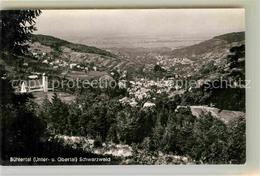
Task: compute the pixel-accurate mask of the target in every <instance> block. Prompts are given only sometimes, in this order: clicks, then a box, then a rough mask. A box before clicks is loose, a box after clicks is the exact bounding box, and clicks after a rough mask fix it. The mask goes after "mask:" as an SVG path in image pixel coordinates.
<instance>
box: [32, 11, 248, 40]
mask: <svg viewBox="0 0 260 176" xmlns="http://www.w3.org/2000/svg"><path fill="white" fill-rule="evenodd" d="M36 27H37V29H38V31H37V32H36V33H38V34H46V35H52V36H56V37H60V38H63V39H67V40H75V41H77V40H80V38H86V37H89V38H91V37H92V38H106V37H107V38H108V37H132V36H146V37H161V36H168V37H173V38H189V37H192V38H194V37H195V38H205V37H213V36H216V35H220V34H224V33H229V32H237V31H245V14H244V9H154V10H151V9H150V10H149V9H146V10H136V9H129V10H103V9H102V10H101V9H100V10H43V11H42V14H41V15H40V16H39V17H38V18H37V20H36Z"/></svg>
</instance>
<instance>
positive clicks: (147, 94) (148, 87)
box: [119, 78, 184, 107]
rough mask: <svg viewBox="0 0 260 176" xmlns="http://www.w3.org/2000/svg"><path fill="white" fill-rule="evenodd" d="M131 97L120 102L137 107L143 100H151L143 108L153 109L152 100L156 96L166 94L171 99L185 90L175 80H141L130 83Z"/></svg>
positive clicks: (129, 91)
mask: <svg viewBox="0 0 260 176" xmlns="http://www.w3.org/2000/svg"><path fill="white" fill-rule="evenodd" d="M127 91H128V94H129V97H124V98H122V99H120V100H119V102H120V103H122V104H124V105H130V106H132V107H135V106H137V105H138V103H139V102H142V101H143V100H147V99H150V100H151V101H147V102H145V103H144V104H143V107H152V106H155V104H154V103H153V102H152V100H155V97H154V95H156V94H157V95H158V94H162V93H166V94H167V95H168V96H169V97H171V96H174V95H176V94H183V93H184V90H183V89H182V88H181V86H179V85H176V84H175V83H174V81H173V80H171V79H169V80H164V79H161V80H158V81H154V80H148V79H144V78H142V79H139V80H136V81H130V87H129V88H128V89H127Z"/></svg>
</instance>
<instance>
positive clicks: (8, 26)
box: [0, 10, 41, 55]
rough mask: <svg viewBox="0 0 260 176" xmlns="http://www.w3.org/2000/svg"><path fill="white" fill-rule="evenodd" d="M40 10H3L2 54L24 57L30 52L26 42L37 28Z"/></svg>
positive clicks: (0, 40) (1, 13)
mask: <svg viewBox="0 0 260 176" xmlns="http://www.w3.org/2000/svg"><path fill="white" fill-rule="evenodd" d="M40 13H41V11H40V10H3V11H1V12H0V19H1V22H2V25H1V28H0V30H1V37H0V46H1V47H0V48H1V51H2V52H6V51H7V52H10V53H13V54H17V55H23V54H25V53H26V52H27V50H28V44H26V42H27V41H28V40H29V39H30V36H31V34H32V32H33V31H35V30H36V28H35V20H34V19H35V18H36V17H37V16H39V15H40Z"/></svg>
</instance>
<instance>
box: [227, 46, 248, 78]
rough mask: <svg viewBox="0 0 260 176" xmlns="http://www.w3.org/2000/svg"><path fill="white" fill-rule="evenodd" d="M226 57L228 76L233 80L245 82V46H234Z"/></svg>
mask: <svg viewBox="0 0 260 176" xmlns="http://www.w3.org/2000/svg"><path fill="white" fill-rule="evenodd" d="M230 52H231V54H230V55H228V58H227V60H228V67H229V70H228V76H229V77H231V78H233V80H236V81H238V80H239V79H241V80H245V45H241V46H235V47H233V48H231V49H230Z"/></svg>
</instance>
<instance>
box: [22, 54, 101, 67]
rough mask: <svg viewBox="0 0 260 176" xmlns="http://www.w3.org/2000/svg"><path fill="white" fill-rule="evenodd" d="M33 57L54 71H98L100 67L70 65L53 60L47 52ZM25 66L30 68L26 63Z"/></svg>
mask: <svg viewBox="0 0 260 176" xmlns="http://www.w3.org/2000/svg"><path fill="white" fill-rule="evenodd" d="M32 55H33V57H35V58H37V59H41V60H42V61H41V62H42V63H43V64H47V65H49V66H50V67H52V68H53V69H64V68H68V69H70V70H78V71H90V70H93V71H97V70H98V67H96V66H84V65H83V64H79V63H70V62H67V61H64V60H62V59H52V58H51V57H50V56H48V55H47V54H46V53H45V52H42V53H41V54H40V53H37V52H32ZM23 65H24V66H28V63H24V64H23Z"/></svg>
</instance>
